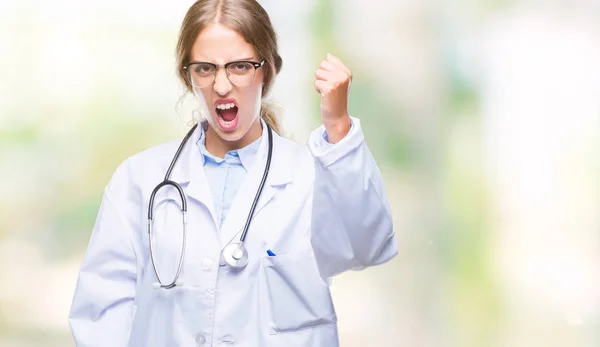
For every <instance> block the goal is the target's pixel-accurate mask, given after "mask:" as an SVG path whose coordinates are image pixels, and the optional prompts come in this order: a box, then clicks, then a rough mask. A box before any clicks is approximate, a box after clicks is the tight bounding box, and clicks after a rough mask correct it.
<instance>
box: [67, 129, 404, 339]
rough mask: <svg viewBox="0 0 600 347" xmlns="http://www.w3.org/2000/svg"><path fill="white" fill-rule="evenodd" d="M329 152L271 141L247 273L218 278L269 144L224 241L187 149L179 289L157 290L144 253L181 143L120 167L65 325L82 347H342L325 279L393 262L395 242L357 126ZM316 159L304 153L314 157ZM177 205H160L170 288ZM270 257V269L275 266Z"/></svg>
mask: <svg viewBox="0 0 600 347" xmlns="http://www.w3.org/2000/svg"><path fill="white" fill-rule="evenodd" d="M352 120H353V124H354V125H353V128H352V130H351V131H350V133H348V135H346V137H344V138H343V139H342V140H341V141H340V142H338V143H337V144H335V145H334V146H333V147H332V148H330V149H327V150H323V149H321V148H319V147H318V142H319V141H321V138H320V137H321V135H322V133H323V131H324V129H323V126H321V127H319V128H318V129H316V130H315V131H313V132H312V133H311V135H310V137H309V139H308V146H303V145H300V144H297V143H295V142H293V141H292V140H289V139H285V138H282V137H280V136H278V135H277V134H275V133H273V142H274V143H273V156H272V161H271V169H270V172H269V176H268V179H267V181H266V184H265V186H264V189H263V192H262V195H261V197H260V200H259V202H258V205H257V206H256V210H255V214H254V218H253V220H252V224H251V225H250V229H249V231H248V236H247V239H246V243H245V245H246V247H247V249H248V253H249V263H248V265H247V266H246V267H245V268H244V269H242V270H235V269H231V268H229V267H228V266H224V265H221V264H222V263H223V262H222V259H221V257H220V251H221V249H222V248H223V247H224V246H225V245H227V244H228V243H229V242H230V240H232V239H234V240H235V239H236V238H238V239H239V236H240V233H241V230H242V229H243V227H244V224H245V222H246V218H247V215H248V212H249V210H250V206H251V204H252V201H253V200H254V197H255V194H256V191H257V188H258V185H259V182H260V180H261V178H262V175H263V170H264V167H265V163H266V157H267V142H268V141H266V139H265V137H266V136H263V139H265V140H264V141H261V144H260V146H259V149H258V152H257V155H256V159H255V161H254V164H253V165H252V167H251V168H250V170H249V171H248V175H247V177H246V179H245V181H244V183H243V184H242V185H241V187H240V189H239V191H238V193H237V195H236V197H235V199H234V202H233V204H232V207H231V210H230V212H229V215H228V216H227V219H226V220H225V222H224V224H223V226H222V229H221V231H217V227H216V225H217V223H216V220H215V213H214V211H213V203H212V195H211V191H210V187H209V186H208V182H207V180H206V176H205V174H204V171H203V166H202V157H201V153H200V152H199V151H198V148H197V147H196V146H194V145H193V144H194V143H195V142H196V141H197V140H198V138H199V136H200V127H198V128H197V129H196V131H195V133H194V134H193V135H192V137H191V138H190V139H189V140H188V143H186V145H185V147H184V148H183V150H182V152H181V155H180V158H179V160H178V162H177V164H176V165H175V168H174V170H173V173H172V176H171V178H172V180H174V181H176V182H178V183H179V184H180V185H181V186H182V187H183V189H184V191H185V193H186V196H187V201H188V206H187V207H188V232H187V234H188V236H187V243H186V249H185V261H184V264H183V267H182V269H181V273H180V277H179V278H180V280H182V281H183V282H184V285H183V286H181V287H175V288H173V289H154V288H153V287H152V284H153V283H154V282H156V281H157V279H156V275H155V272H154V269H153V267H152V262H151V261H150V252H149V244H148V232H147V224H148V212H147V211H148V202H149V197H150V194H151V192H152V190H153V189H154V187H155V186H156V185H157V184H158V183H160V182H161V181H162V180H163V178H164V175H165V172H166V170H167V168H168V166H169V164H170V162H171V159H172V157H173V154H174V153H175V151H176V149H177V147H178V145H179V141H173V142H169V143H166V144H163V145H160V146H156V147H153V148H150V149H148V150H146V151H144V152H141V153H139V154H136V155H134V156H132V157H130V158H129V159H127V160H126V161H124V162H123V163H122V164H121V165H120V166H119V167H118V169H117V170H116V172H115V173H114V175H113V177H112V179H111V180H110V182H109V184H108V185H107V187H106V189H105V192H104V197H103V199H102V204H101V207H100V210H99V213H98V217H97V220H96V224H95V226H94V229H93V232H92V235H91V239H90V243H89V245H88V249H87V252H86V254H85V258H84V261H83V264H82V267H81V270H80V274H79V277H78V281H77V286H76V290H75V295H74V298H73V303H72V307H71V311H70V317H69V323H70V326H71V331H72V334H73V337H74V340H75V342H76V345H77V346H78V347H92V346H98V347H125V346H131V347H176V346H178V347H192V346H193V347H196V346H247V347H250V346H252V347H270V346H273V347H284V346H285V347H300V346H302V347H309V346H310V347H335V346H338V345H339V342H338V333H337V324H336V322H337V317H336V313H335V309H334V307H333V304H332V300H331V295H330V291H329V279H330V278H331V277H332V276H334V275H336V274H339V273H342V272H344V271H347V270H350V269H363V268H365V267H368V266H373V265H377V264H381V263H384V262H386V261H388V260H390V259H391V258H393V257H394V256H395V255H396V254H397V240H396V237H395V234H394V230H393V226H392V218H391V213H390V208H389V205H388V201H387V198H386V195H385V191H384V186H383V181H382V177H381V174H380V171H379V169H378V168H377V165H376V163H375V161H374V159H373V156H372V155H371V153H370V151H369V149H368V148H367V145H366V144H365V141H364V138H363V133H362V130H361V127H360V121H359V120H358V119H356V118H353V119H352ZM307 147H308V148H307ZM180 205H181V202H180V199H179V195H178V194H177V192H176V190H175V189H172V188H163V189H161V190H160V191H159V193H158V194H157V196H156V199H155V201H154V217H155V221H154V231H153V235H154V236H153V237H154V238H153V248H154V250H155V260H156V266H157V268H158V272H159V274H160V276H161V279H162V280H163V282H164V283H170V281H171V280H172V279H173V276H174V274H175V272H176V269H177V265H178V262H179V255H180V251H181V247H182V220H181V212H180V210H179V208H180ZM267 250H271V251H272V252H274V253H275V256H269V255H267Z"/></svg>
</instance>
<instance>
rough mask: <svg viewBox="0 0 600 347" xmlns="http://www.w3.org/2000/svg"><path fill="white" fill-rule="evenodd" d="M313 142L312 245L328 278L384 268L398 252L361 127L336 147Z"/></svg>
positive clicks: (316, 137) (319, 135)
mask: <svg viewBox="0 0 600 347" xmlns="http://www.w3.org/2000/svg"><path fill="white" fill-rule="evenodd" d="M324 131H325V128H324V126H321V127H320V128H318V129H316V130H315V131H313V132H312V134H311V135H310V137H309V141H308V147H309V149H310V151H311V153H312V155H313V157H314V159H315V182H314V192H313V206H312V227H311V230H312V234H311V244H312V247H313V250H314V253H315V258H316V260H317V263H318V265H319V271H320V272H321V276H322V277H323V278H327V277H331V276H334V275H336V274H339V273H342V272H344V271H346V270H350V269H361V268H365V267H368V266H373V265H377V264H381V263H384V262H386V261H388V260H390V259H391V258H393V257H394V256H395V255H396V254H397V252H398V245H397V240H396V236H395V234H394V230H393V225H392V217H391V212H390V208H389V204H388V200H387V198H386V195H385V190H384V186H383V179H382V177H381V173H380V171H379V169H378V167H377V164H376V163H375V160H374V159H373V156H372V155H371V152H370V151H369V149H368V147H367V145H366V143H365V141H364V137H363V133H362V130H361V127H360V121H359V120H358V119H356V118H352V128H351V130H350V132H349V133H348V134H347V135H346V136H345V137H344V138H343V139H342V140H341V141H339V142H338V143H336V144H335V145H333V146H331V145H330V144H326V143H324V142H325V140H324V139H323V133H324Z"/></svg>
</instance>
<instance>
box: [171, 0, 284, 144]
mask: <svg viewBox="0 0 600 347" xmlns="http://www.w3.org/2000/svg"><path fill="white" fill-rule="evenodd" d="M213 23H219V24H222V25H224V26H226V27H228V28H230V29H233V30H235V31H237V32H238V33H239V34H240V35H242V37H244V39H245V40H246V41H247V42H248V43H249V44H251V45H252V46H253V48H254V50H255V52H256V54H257V55H258V57H257V58H258V59H259V60H264V61H265V64H264V66H263V69H265V70H264V80H263V82H264V84H263V88H262V95H263V100H264V98H265V97H266V96H267V95H268V93H269V90H270V89H271V87H272V85H273V82H274V79H275V76H277V74H278V73H279V71H281V65H282V63H283V62H282V60H281V57H280V56H279V53H278V49H277V34H276V33H275V30H274V29H273V25H272V24H271V20H270V19H269V16H268V14H267V12H266V11H265V10H264V8H262V6H261V5H260V4H259V3H258V2H257V1H256V0H198V1H196V2H195V3H194V4H193V5H192V6H191V7H190V8H189V10H188V12H187V13H186V15H185V17H184V19H183V23H182V24H181V30H180V33H179V40H178V41H177V48H176V57H177V69H178V76H179V79H180V80H181V81H182V82H183V83H184V84H185V86H186V89H187V90H188V91H190V92H192V85H191V84H190V82H189V81H188V79H187V76H186V73H185V71H184V70H183V67H184V66H186V65H188V64H189V63H190V60H191V50H192V46H193V45H194V41H195V40H196V38H197V37H198V35H199V34H200V32H201V31H202V30H203V29H204V28H205V27H206V26H208V25H210V24H213ZM260 116H261V117H262V118H263V119H264V120H265V122H267V124H269V126H270V127H271V128H272V129H273V130H274V131H275V132H277V133H278V134H281V130H282V129H281V126H280V124H279V121H278V120H277V114H276V111H275V109H274V108H273V107H271V106H270V105H268V104H266V103H265V102H262V103H261V107H260Z"/></svg>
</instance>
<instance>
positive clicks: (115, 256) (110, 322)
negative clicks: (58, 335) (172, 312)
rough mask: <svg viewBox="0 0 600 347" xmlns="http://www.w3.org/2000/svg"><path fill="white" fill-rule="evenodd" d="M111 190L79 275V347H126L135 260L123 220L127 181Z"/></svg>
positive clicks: (75, 311) (75, 327) (74, 322)
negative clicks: (121, 196)
mask: <svg viewBox="0 0 600 347" xmlns="http://www.w3.org/2000/svg"><path fill="white" fill-rule="evenodd" d="M114 181H118V180H116V179H114V178H113V182H112V183H114V186H116V187H113V186H111V185H110V184H109V186H107V188H106V190H105V193H104V197H103V199H102V204H101V206H100V210H99V212H98V217H97V219H96V224H95V226H94V229H93V231H92V235H91V239H90V242H89V245H88V249H87V252H86V254H85V257H84V260H83V264H82V266H81V269H80V273H79V277H78V280H77V286H76V289H75V295H74V297H73V303H72V306H71V311H70V314H69V324H70V326H71V332H72V334H73V339H74V340H75V345H76V346H78V347H91V346H98V347H109V346H110V347H124V346H127V344H128V342H129V332H130V328H131V321H132V318H133V313H134V297H135V286H136V255H135V252H134V248H133V245H132V240H131V231H132V226H131V224H129V223H127V221H126V220H125V219H124V218H123V216H122V215H121V214H122V213H123V208H124V207H125V206H124V204H120V203H119V202H121V201H123V200H122V199H120V197H119V196H118V193H119V192H120V193H121V194H125V192H126V191H127V190H126V188H124V186H125V185H124V184H123V183H124V180H123V179H121V181H122V182H119V183H115V182H114Z"/></svg>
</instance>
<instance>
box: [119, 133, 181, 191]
mask: <svg viewBox="0 0 600 347" xmlns="http://www.w3.org/2000/svg"><path fill="white" fill-rule="evenodd" d="M180 143H181V139H177V140H173V141H169V142H165V143H162V144H159V145H156V146H152V147H150V148H147V149H145V150H143V151H140V152H138V153H135V154H133V155H131V156H129V157H127V158H126V159H125V160H123V161H122V162H121V163H120V164H119V165H118V166H117V168H116V170H115V172H114V174H113V176H112V178H111V180H110V182H109V184H108V188H112V190H114V189H115V188H117V187H118V188H119V189H121V188H128V189H131V188H133V187H134V186H137V185H144V184H143V183H144V182H145V181H148V182H152V183H154V184H155V183H156V182H159V181H161V180H162V178H163V177H164V175H165V173H166V171H167V169H168V167H169V164H170V162H171V160H172V159H173V156H174V155H175V152H176V151H177V148H178V146H179V144H180Z"/></svg>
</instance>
